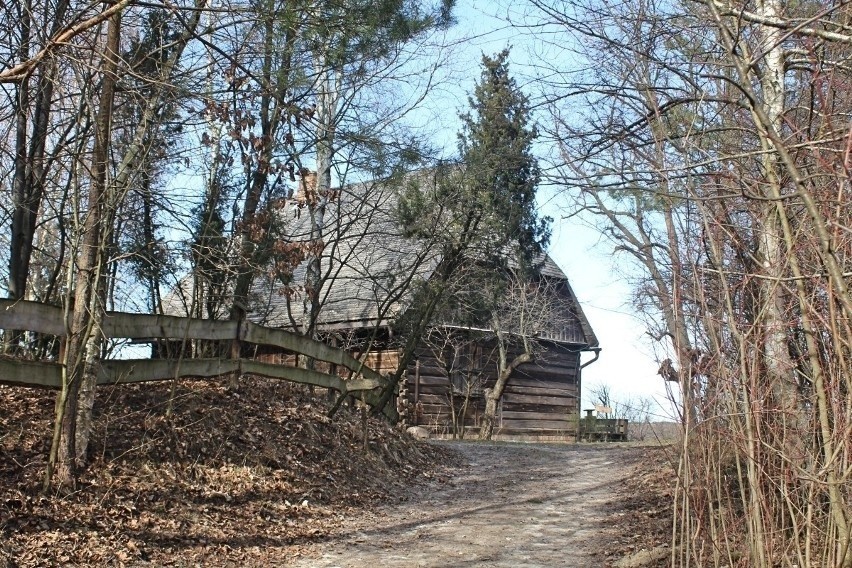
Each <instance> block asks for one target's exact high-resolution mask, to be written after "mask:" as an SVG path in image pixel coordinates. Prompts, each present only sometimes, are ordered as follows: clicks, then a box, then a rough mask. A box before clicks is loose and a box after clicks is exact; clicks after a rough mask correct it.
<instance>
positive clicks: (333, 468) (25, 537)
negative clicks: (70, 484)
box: [0, 379, 457, 568]
mask: <svg viewBox="0 0 852 568" xmlns="http://www.w3.org/2000/svg"><path fill="white" fill-rule="evenodd" d="M224 385H225V382H221V383H218V382H211V381H189V380H187V381H181V382H180V383H178V384H177V385H176V387H175V389H174V392H173V393H172V392H171V388H172V387H171V385H170V384H145V385H137V386H121V387H106V388H101V389H99V393H98V400H97V405H96V414H97V418H96V427H95V434H94V437H93V440H92V444H91V450H90V452H91V453H90V460H89V461H90V465H89V467H88V468H87V469H86V471H85V472H84V473H83V474H82V476H81V481H82V483H81V487H80V489H79V491H77V492H76V493H74V494H71V495H68V496H57V495H51V496H42V495H41V494H40V488H41V483H42V475H43V472H44V470H45V461H46V456H47V454H48V448H49V438H50V429H51V419H52V414H53V405H54V394H53V393H51V392H47V391H38V390H30V389H21V388H15V387H6V386H0V408H3V413H2V415H0V547H2V548H0V566H3V568H6V567H10V566H55V565H68V564H71V565H82V566H100V565H114V566H122V565H134V564H147V563H150V564H151V565H177V566H184V565H196V564H199V565H217V566H223V565H237V564H242V565H248V566H254V565H267V564H269V563H272V562H278V563H281V562H282V561H283V562H285V563H286V561H287V559H294V558H296V557H298V555H299V554H300V551H301V547H302V546H303V545H305V544H307V543H310V542H315V541H317V540H321V539H323V537H324V535H326V534H328V533H330V532H332V531H333V530H334V529H335V528H336V527H338V526H339V525H340V524H341V523H342V522H343V521H344V519H345V518H347V517H348V516H352V515H355V514H357V513H358V512H360V511H362V510H364V509H367V508H371V507H374V506H376V505H377V504H380V503H381V504H387V503H392V502H398V501H401V500H404V499H405V498H406V495H407V494H408V488H409V487H411V486H416V485H417V484H418V483H420V482H424V481H428V480H435V479H438V480H443V479H445V474H444V473H443V470H442V467H443V466H446V465H451V464H453V463H456V461H457V458H456V457H455V454H454V453H453V452H451V451H450V450H448V449H444V448H441V447H434V446H430V445H426V444H423V443H419V442H416V441H414V440H412V439H411V438H410V437H408V436H406V435H403V434H401V433H400V432H399V431H397V430H395V429H393V428H391V427H390V426H388V425H387V424H385V423H383V422H381V421H378V420H373V419H370V420H369V421H368V427H367V430H368V448H369V449H368V450H365V449H364V427H363V423H362V419H361V416H360V413H359V412H358V411H357V410H356V409H348V408H344V409H342V410H341V411H340V412H339V413H338V414H337V415H336V416H335V417H334V418H333V419H329V418H327V417H326V412H327V410H328V408H327V404H326V403H325V402H324V400H320V399H324V396H309V395H308V393H307V391H306V390H305V389H303V388H302V387H298V386H292V385H289V384H286V383H281V382H273V381H267V380H261V379H244V380H243V382H242V384H241V388H240V389H239V391H238V392H233V391H229V390H228V389H226V388H225V386H224ZM170 399H173V405H174V407H173V412H172V413H171V415H170V416H168V415H167V408H168V405H169V400H170ZM436 464H439V465H436Z"/></svg>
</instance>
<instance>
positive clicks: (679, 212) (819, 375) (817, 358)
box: [518, 0, 852, 568]
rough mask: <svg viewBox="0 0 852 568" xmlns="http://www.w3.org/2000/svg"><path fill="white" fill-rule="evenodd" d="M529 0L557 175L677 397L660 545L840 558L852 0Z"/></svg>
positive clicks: (691, 554) (847, 465) (719, 557)
mask: <svg viewBox="0 0 852 568" xmlns="http://www.w3.org/2000/svg"><path fill="white" fill-rule="evenodd" d="M532 4H533V5H534V6H535V10H534V11H528V12H524V13H523V14H520V15H519V16H518V22H519V25H528V26H529V28H528V29H529V30H531V34H541V33H542V30H545V31H548V32H550V34H549V35H548V38H549V40H550V43H549V49H552V50H555V51H557V52H558V51H559V50H560V49H561V50H563V51H568V52H570V57H572V58H573V59H569V55H568V54H564V53H563V56H562V57H556V56H553V54H551V57H549V58H547V59H546V61H545V63H543V64H542V65H545V66H546V67H547V68H546V69H545V70H544V71H546V72H543V73H541V74H540V77H541V79H540V81H539V83H543V86H542V88H543V89H544V90H545V91H546V94H548V95H549V96H550V98H549V99H548V100H547V101H546V102H545V103H543V104H545V105H546V106H548V108H550V110H551V112H552V117H553V121H552V122H553V127H552V129H550V132H549V134H551V136H552V137H553V140H554V141H555V143H556V144H558V147H559V148H560V153H561V158H562V161H561V163H558V164H555V167H554V171H558V173H557V174H554V175H555V180H554V181H556V182H558V183H560V184H562V185H563V186H565V185H567V186H568V187H570V188H572V190H573V192H574V195H575V196H576V200H575V202H574V203H573V208H572V213H574V214H576V215H579V216H581V217H582V216H584V215H586V214H587V213H592V214H593V215H590V216H586V218H587V219H593V220H594V221H595V222H599V224H600V228H601V230H602V231H603V232H604V234H605V235H607V236H609V237H611V239H612V241H613V242H614V243H615V248H616V251H618V252H620V253H623V254H622V256H621V257H620V259H621V261H622V262H625V261H626V262H632V263H633V266H634V267H635V269H634V270H632V271H631V270H627V269H623V272H626V273H631V272H632V274H634V276H635V278H634V283H635V284H636V288H635V289H636V301H637V305H638V307H639V308H640V310H641V311H642V312H644V313H645V314H646V315H647V318H648V322H649V332H650V335H651V336H652V337H653V338H654V340H655V341H656V342H657V345H658V346H659V349H660V353H661V356H660V360H661V362H662V365H661V367H660V374H661V375H663V377H664V378H666V379H668V380H669V381H671V382H670V383H669V384H671V385H672V386H673V391H674V392H676V393H678V398H679V404H680V407H681V408H682V409H683V416H682V422H683V427H684V428H683V430H684V434H683V444H682V454H681V457H680V461H679V465H678V471H677V479H678V487H677V491H676V494H675V515H674V516H675V519H674V521H675V526H674V531H673V540H674V542H673V544H674V546H673V548H672V550H673V556H672V563H673V565H675V566H717V567H721V566H799V567H846V568H848V567H850V566H852V549H850V533H852V513H850V511H852V506H850V503H852V482H850V481H852V423H850V422H852V396H850V392H851V391H852V369H850V355H852V353H850V350H852V296H850V290H849V278H850V275H852V273H850V271H849V266H850V260H852V259H850V256H852V242H850V236H852V214H850V203H849V201H850V197H852V187H850V173H852V172H850V167H852V132H850V120H849V119H850V111H852V98H850V94H849V93H850V89H849V85H850V83H852V75H850V66H849V63H850V59H851V58H852V34H850V32H849V20H850V17H852V11H850V7H849V5H848V4H845V3H834V2H822V1H814V2H805V3H795V4H792V3H782V2H778V1H775V0H761V1H757V2H732V3H731V2H716V1H714V0H706V1H699V2H677V1H676V2H656V1H655V0H639V1H636V2H629V3H600V2H594V1H583V0H577V1H570V2H551V1H549V0H535V1H533V2H532ZM566 32H567V33H566ZM560 33H561V34H564V35H561V36H560V35H558V34H560ZM559 38H562V39H559ZM563 39H564V42H563ZM561 42H562V43H561ZM568 60H571V61H575V62H576V61H580V62H585V63H586V67H585V68H576V67H575V68H573V69H566V68H565V67H564V66H563V62H564V61H568ZM547 61H553V62H554V63H553V64H552V65H551V66H548V64H547Z"/></svg>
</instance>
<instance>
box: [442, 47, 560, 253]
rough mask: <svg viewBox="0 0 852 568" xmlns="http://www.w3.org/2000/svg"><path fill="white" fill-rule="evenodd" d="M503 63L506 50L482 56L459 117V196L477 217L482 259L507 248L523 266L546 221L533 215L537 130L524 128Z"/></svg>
mask: <svg viewBox="0 0 852 568" xmlns="http://www.w3.org/2000/svg"><path fill="white" fill-rule="evenodd" d="M508 59H509V50H508V49H504V50H503V51H502V52H500V53H498V54H497V55H495V56H493V57H489V56H483V58H482V65H483V69H482V76H481V77H480V80H479V82H478V83H477V85H476V88H475V90H474V94H473V96H472V97H471V98H470V105H471V112H470V113H467V114H465V115H462V117H461V118H462V121H463V123H464V125H463V130H462V132H461V134H460V135H459V150H460V152H461V157H462V163H463V164H464V168H465V185H466V188H465V193H466V194H467V195H468V197H469V199H470V203H472V204H474V207H475V208H477V209H478V210H479V211H480V212H481V213H482V219H481V222H480V227H479V228H480V229H481V230H482V231H483V232H484V234H485V235H486V237H487V238H486V239H484V240H483V244H484V245H485V246H484V248H483V250H482V251H481V252H482V253H483V256H484V258H483V260H485V261H486V262H488V261H494V260H496V259H499V258H505V255H506V253H507V248H509V249H510V250H511V249H514V250H515V251H516V252H517V253H518V257H519V258H518V260H519V264H520V265H521V266H522V267H527V268H528V267H531V266H532V264H533V261H534V259H535V258H536V256H537V255H538V254H539V253H541V251H542V249H543V247H544V246H546V244H547V242H548V240H549V237H550V230H549V223H550V219H548V218H546V217H539V215H538V211H537V209H536V203H535V193H536V188H537V186H538V182H539V180H540V172H539V167H538V162H537V160H536V158H535V157H534V156H533V154H532V143H533V141H534V140H535V138H536V136H537V132H536V129H535V127H534V126H532V125H531V124H530V108H529V101H528V99H527V97H526V96H525V95H524V94H523V93H522V92H521V91H520V89H519V88H518V86H517V84H516V83H515V80H514V79H513V78H512V77H511V76H510V75H509V64H508Z"/></svg>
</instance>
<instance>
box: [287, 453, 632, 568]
mask: <svg viewBox="0 0 852 568" xmlns="http://www.w3.org/2000/svg"><path fill="white" fill-rule="evenodd" d="M451 445H452V446H453V447H455V448H456V449H458V451H459V452H461V453H462V454H463V456H464V457H465V459H466V460H467V461H468V464H469V465H468V466H466V467H462V468H459V469H458V470H456V471H455V472H454V473H452V474H451V476H450V477H449V479H448V480H445V481H440V480H438V481H433V482H432V483H431V485H430V486H429V488H428V490H424V489H421V491H419V492H418V494H417V495H416V496H414V497H412V499H410V500H409V501H407V502H405V503H403V504H401V505H392V506H386V507H381V508H378V509H377V510H376V511H374V512H373V513H372V514H371V515H369V516H368V517H367V518H361V519H357V520H353V522H352V523H351V524H350V525H349V526H347V527H346V528H345V529H344V530H343V531H342V532H341V533H338V534H336V535H333V536H332V537H331V539H330V540H329V541H327V542H326V543H323V544H319V545H317V547H316V548H315V550H314V557H312V558H302V559H300V560H299V561H298V562H296V563H295V564H293V566H295V567H296V568H331V567H338V568H356V567H357V568H362V567H366V568H395V567H400V568H401V567H405V568H415V567H422V568H425V567H435V568H438V567H441V568H450V567H463V566H477V567H483V568H490V567H513V568H514V567H534V566H536V567H538V566H540V567H563V566H564V567H571V566H578V567H580V566H582V567H587V566H602V565H604V564H603V561H602V560H601V556H596V555H597V554H600V553H602V552H604V551H605V550H606V547H607V540H608V535H611V534H614V533H613V531H614V530H616V529H614V528H613V527H611V526H608V524H607V523H606V522H605V519H606V517H607V514H608V511H607V506H606V503H607V502H608V501H610V500H611V499H612V496H613V495H612V488H613V487H614V486H615V484H616V483H617V482H618V481H619V480H620V479H622V477H623V476H624V475H626V474H627V471H628V469H627V468H626V467H624V466H625V465H626V464H627V463H629V462H631V461H632V460H633V458H635V456H636V452H637V450H636V449H625V448H618V447H613V446H605V445H596V446H587V445H556V444H552V445H551V444H506V443H504V444H470V443H452V444H451Z"/></svg>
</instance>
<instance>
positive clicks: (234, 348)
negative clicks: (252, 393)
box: [228, 303, 246, 390]
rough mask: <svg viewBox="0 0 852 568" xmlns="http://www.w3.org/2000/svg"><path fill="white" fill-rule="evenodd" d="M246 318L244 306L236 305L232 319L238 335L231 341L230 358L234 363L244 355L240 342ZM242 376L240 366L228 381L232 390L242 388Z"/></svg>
mask: <svg viewBox="0 0 852 568" xmlns="http://www.w3.org/2000/svg"><path fill="white" fill-rule="evenodd" d="M245 318H246V310H245V308H244V307H243V306H241V305H239V304H237V303H235V304H234V307H233V311H232V313H231V319H232V320H234V321H236V322H237V329H236V333H235V334H234V338H233V339H232V340H231V353H230V358H231V360H232V361H239V360H240V355H241V354H242V348H243V345H242V341H241V340H240V336H241V335H242V331H243V322H244V321H245ZM241 375H242V366H241V365H238V366H237V369H236V370H234V372H233V373H231V378H230V380H229V381H228V388H229V389H231V390H237V389H238V388H240V376H241Z"/></svg>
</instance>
